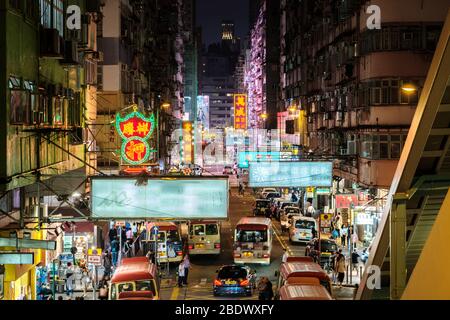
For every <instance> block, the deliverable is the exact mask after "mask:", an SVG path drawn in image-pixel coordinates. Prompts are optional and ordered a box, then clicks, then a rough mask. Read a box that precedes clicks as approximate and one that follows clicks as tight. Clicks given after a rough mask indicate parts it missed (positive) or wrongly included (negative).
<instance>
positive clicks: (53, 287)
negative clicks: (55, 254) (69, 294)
mask: <svg viewBox="0 0 450 320" xmlns="http://www.w3.org/2000/svg"><path fill="white" fill-rule="evenodd" d="M52 266H53V285H52V295H53V300H56V264H55V259H53V261H52Z"/></svg>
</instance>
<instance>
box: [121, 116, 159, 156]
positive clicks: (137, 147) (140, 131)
mask: <svg viewBox="0 0 450 320" xmlns="http://www.w3.org/2000/svg"><path fill="white" fill-rule="evenodd" d="M155 128H156V120H155V116H154V115H153V114H152V115H151V116H150V118H147V117H145V116H144V115H143V114H142V113H140V112H138V111H137V107H134V111H133V112H132V113H130V114H128V115H127V116H125V117H124V118H122V117H121V115H120V114H119V113H118V114H117V115H116V129H117V132H118V133H119V135H120V137H121V138H122V139H123V142H122V149H121V154H122V159H123V160H124V161H125V162H126V163H128V164H131V165H140V164H143V163H145V162H146V161H147V160H148V159H149V157H150V154H151V153H153V152H156V151H155V150H151V149H150V145H149V143H148V140H149V139H150V137H151V135H152V134H153V132H154V131H155Z"/></svg>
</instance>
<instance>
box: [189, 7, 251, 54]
mask: <svg viewBox="0 0 450 320" xmlns="http://www.w3.org/2000/svg"><path fill="white" fill-rule="evenodd" d="M249 1H251V0H197V25H198V26H199V27H202V34H203V43H204V44H206V46H208V45H209V44H211V43H214V42H220V40H221V39H220V35H221V22H222V20H233V21H234V23H235V32H236V35H237V36H238V37H240V38H244V37H245V36H246V35H247V33H248V31H249V26H248V24H249V22H248V20H249V13H248V10H249Z"/></svg>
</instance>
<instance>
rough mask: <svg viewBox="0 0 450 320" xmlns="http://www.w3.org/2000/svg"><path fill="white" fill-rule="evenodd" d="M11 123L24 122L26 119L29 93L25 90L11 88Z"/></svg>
mask: <svg viewBox="0 0 450 320" xmlns="http://www.w3.org/2000/svg"><path fill="white" fill-rule="evenodd" d="M10 93H11V100H10V103H11V104H10V106H11V112H10V115H11V117H10V123H11V124H23V123H25V119H26V111H25V109H26V107H27V94H26V91H25V90H11V91H10Z"/></svg>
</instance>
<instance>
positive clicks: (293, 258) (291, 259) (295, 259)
mask: <svg viewBox="0 0 450 320" xmlns="http://www.w3.org/2000/svg"><path fill="white" fill-rule="evenodd" d="M286 262H314V259H313V258H312V257H309V256H306V257H304V256H303V257H296V256H290V257H287V259H286Z"/></svg>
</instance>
